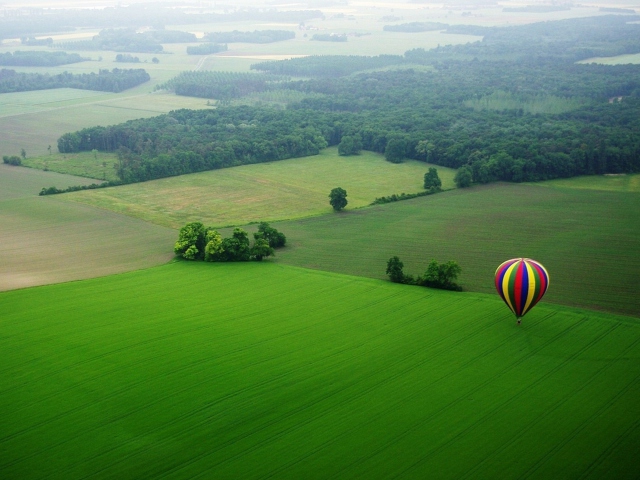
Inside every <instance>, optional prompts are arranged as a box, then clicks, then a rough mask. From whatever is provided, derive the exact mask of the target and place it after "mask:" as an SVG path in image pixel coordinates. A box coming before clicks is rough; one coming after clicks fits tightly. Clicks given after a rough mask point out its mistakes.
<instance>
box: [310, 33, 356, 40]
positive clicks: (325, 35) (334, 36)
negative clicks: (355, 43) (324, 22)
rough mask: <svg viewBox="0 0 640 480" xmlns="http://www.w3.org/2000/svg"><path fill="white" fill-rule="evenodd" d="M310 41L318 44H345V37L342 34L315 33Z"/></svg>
mask: <svg viewBox="0 0 640 480" xmlns="http://www.w3.org/2000/svg"><path fill="white" fill-rule="evenodd" d="M311 40H315V41H318V42H346V41H347V36H346V35H345V34H344V33H316V34H315V35H314V36H313V37H311Z"/></svg>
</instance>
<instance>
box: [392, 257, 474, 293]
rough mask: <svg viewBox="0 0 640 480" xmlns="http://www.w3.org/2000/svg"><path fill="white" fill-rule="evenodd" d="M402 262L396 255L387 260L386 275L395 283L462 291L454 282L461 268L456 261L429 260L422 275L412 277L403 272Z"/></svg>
mask: <svg viewBox="0 0 640 480" xmlns="http://www.w3.org/2000/svg"><path fill="white" fill-rule="evenodd" d="M403 268H404V263H402V262H401V261H400V259H399V258H398V257H397V256H396V257H391V258H390V259H389V260H388V261H387V271H386V273H387V275H389V279H390V280H391V281H392V282H395V283H404V284H406V285H419V286H421V287H429V288H440V289H442V290H454V291H458V292H459V291H462V287H461V286H460V285H458V284H457V283H456V280H457V279H458V275H460V273H461V272H462V268H460V265H458V263H457V262H455V261H453V260H449V261H448V262H446V263H438V262H437V261H436V260H431V262H429V265H428V266H427V270H426V271H425V272H424V275H422V276H417V277H415V278H414V277H413V276H412V275H406V274H405V273H404V272H403Z"/></svg>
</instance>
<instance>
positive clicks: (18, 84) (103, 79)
mask: <svg viewBox="0 0 640 480" xmlns="http://www.w3.org/2000/svg"><path fill="white" fill-rule="evenodd" d="M150 78H151V77H149V74H148V73H147V72H146V71H145V70H143V69H134V70H122V69H119V68H114V69H113V70H111V71H109V70H106V69H105V70H100V71H99V72H98V73H80V74H73V73H68V72H64V73H59V74H57V75H51V74H48V73H18V72H16V71H15V70H8V69H2V70H0V93H9V92H24V91H29V90H47V89H52V88H79V89H82V90H98V91H102V92H114V93H118V92H122V91H123V90H127V89H129V88H133V87H135V86H137V85H140V84H141V83H144V82H147V81H149V79H150Z"/></svg>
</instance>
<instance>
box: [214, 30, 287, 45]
mask: <svg viewBox="0 0 640 480" xmlns="http://www.w3.org/2000/svg"><path fill="white" fill-rule="evenodd" d="M292 38H296V34H295V32H291V31H289V30H254V31H253V32H239V31H238V30H234V31H233V32H211V33H207V34H206V35H205V36H204V39H205V40H206V41H208V42H213V43H273V42H281V41H283V40H291V39H292Z"/></svg>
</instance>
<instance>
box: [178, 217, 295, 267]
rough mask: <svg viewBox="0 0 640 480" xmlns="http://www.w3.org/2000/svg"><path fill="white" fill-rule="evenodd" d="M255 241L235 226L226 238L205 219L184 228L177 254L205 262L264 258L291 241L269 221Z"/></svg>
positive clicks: (259, 230)
mask: <svg viewBox="0 0 640 480" xmlns="http://www.w3.org/2000/svg"><path fill="white" fill-rule="evenodd" d="M253 238H254V242H253V245H252V244H251V242H250V240H249V234H248V233H247V232H246V231H245V230H243V229H241V228H234V230H233V234H232V236H231V237H227V238H223V237H222V235H220V233H218V231H217V230H215V229H213V228H211V227H205V226H204V225H203V224H202V222H190V223H187V224H186V225H185V226H183V227H182V228H181V229H180V232H179V234H178V241H177V242H176V244H175V246H174V252H175V253H176V255H178V256H180V257H181V258H184V259H185V260H204V261H205V262H248V261H250V260H255V261H262V260H263V259H264V258H267V257H270V256H271V255H273V254H274V250H275V249H277V248H282V247H284V246H285V245H286V243H287V238H286V236H285V235H284V234H283V233H282V232H279V231H278V230H276V229H275V228H273V227H271V226H270V225H269V224H268V223H266V222H261V223H260V224H259V225H258V231H257V232H256V233H254V234H253Z"/></svg>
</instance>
